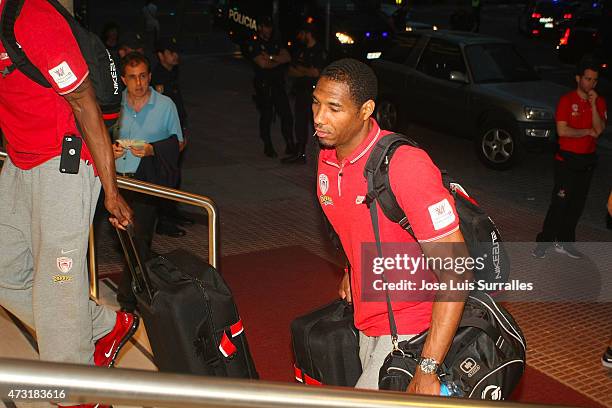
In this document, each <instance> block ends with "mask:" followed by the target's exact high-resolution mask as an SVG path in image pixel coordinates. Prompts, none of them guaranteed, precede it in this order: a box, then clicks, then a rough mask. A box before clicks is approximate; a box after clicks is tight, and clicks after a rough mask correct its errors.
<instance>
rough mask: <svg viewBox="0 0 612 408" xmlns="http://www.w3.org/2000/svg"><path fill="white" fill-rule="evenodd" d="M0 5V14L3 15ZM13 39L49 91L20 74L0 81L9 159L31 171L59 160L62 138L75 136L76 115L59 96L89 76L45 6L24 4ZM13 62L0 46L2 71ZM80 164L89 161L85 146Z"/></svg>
mask: <svg viewBox="0 0 612 408" xmlns="http://www.w3.org/2000/svg"><path fill="white" fill-rule="evenodd" d="M3 3H4V1H2V0H0V13H1V12H2V10H3V9H4V4H3ZM15 37H16V39H17V43H18V44H19V45H21V47H22V49H23V50H24V51H25V53H26V55H27V56H28V58H29V59H30V61H31V62H32V63H33V64H34V65H35V66H36V67H37V68H38V69H39V71H40V72H41V73H42V74H43V75H44V76H45V78H46V79H47V81H48V82H49V83H50V84H51V85H52V88H44V87H42V86H40V85H38V84H37V83H35V82H34V81H32V80H30V79H29V78H28V77H26V76H25V75H24V74H23V73H21V72H20V71H19V70H15V71H13V72H12V73H10V74H8V75H7V76H6V77H0V128H2V130H3V132H4V134H5V136H6V140H7V144H8V145H7V146H6V149H7V153H8V155H9V157H10V158H11V161H12V162H13V163H14V164H15V165H16V166H17V167H19V168H21V169H24V170H29V169H31V168H33V167H35V166H38V165H39V164H41V163H44V162H45V161H47V160H49V159H51V158H53V157H56V156H59V155H60V154H61V149H62V146H61V145H62V137H63V136H64V135H65V134H74V135H79V131H78V130H77V127H76V123H75V119H74V115H73V113H72V109H71V108H70V105H69V104H68V102H67V101H66V100H65V99H64V98H63V97H62V95H64V94H67V93H70V92H72V91H73V90H74V89H76V88H77V87H78V86H79V85H80V84H81V83H82V82H83V80H85V78H86V77H87V75H88V74H89V71H88V68H87V64H86V62H85V60H84V59H83V57H82V55H81V51H80V49H79V46H78V44H77V42H76V40H75V38H74V36H73V35H72V31H71V30H70V27H69V26H68V23H67V22H66V20H65V19H64V18H63V17H62V16H61V15H60V14H59V13H58V12H57V11H56V10H55V9H54V8H53V6H51V5H50V4H49V3H48V2H47V1H45V0H28V1H26V2H25V3H24V6H23V9H22V10H21V14H20V15H19V17H18V19H17V22H16V24H15ZM10 65H11V61H10V59H9V57H8V55H7V54H6V50H5V49H4V46H3V45H2V44H0V71H2V70H3V69H4V68H5V67H7V66H10ZM81 158H82V159H83V160H89V161H91V155H90V153H89V150H88V149H87V146H85V144H83V149H82V151H81Z"/></svg>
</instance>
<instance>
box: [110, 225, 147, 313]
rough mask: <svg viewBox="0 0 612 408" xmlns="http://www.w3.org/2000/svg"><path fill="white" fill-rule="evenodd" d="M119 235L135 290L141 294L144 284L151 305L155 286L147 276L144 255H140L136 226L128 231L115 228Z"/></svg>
mask: <svg viewBox="0 0 612 408" xmlns="http://www.w3.org/2000/svg"><path fill="white" fill-rule="evenodd" d="M115 230H116V231H117V235H118V236H119V242H120V243H121V248H122V249H123V254H124V256H125V260H126V262H127V264H128V269H129V270H130V274H131V275H132V281H133V283H134V288H133V289H136V290H138V291H139V292H142V284H141V282H142V283H144V289H145V290H146V293H147V296H148V301H149V303H150V302H151V301H152V300H153V290H152V288H153V286H152V285H151V281H150V280H149V276H148V275H147V272H146V269H145V266H144V263H143V262H142V260H143V257H142V254H141V253H139V250H138V246H137V245H136V243H137V240H138V238H137V237H136V234H135V232H134V225H133V224H129V225H128V226H127V227H126V230H125V231H124V230H121V229H119V228H115Z"/></svg>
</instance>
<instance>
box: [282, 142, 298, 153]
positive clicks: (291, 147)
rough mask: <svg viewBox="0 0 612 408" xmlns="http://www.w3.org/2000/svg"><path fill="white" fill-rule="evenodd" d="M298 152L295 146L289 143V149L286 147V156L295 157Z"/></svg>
mask: <svg viewBox="0 0 612 408" xmlns="http://www.w3.org/2000/svg"><path fill="white" fill-rule="evenodd" d="M296 152H297V149H296V147H295V144H293V143H287V147H285V154H287V155H289V156H293V155H295V153H296Z"/></svg>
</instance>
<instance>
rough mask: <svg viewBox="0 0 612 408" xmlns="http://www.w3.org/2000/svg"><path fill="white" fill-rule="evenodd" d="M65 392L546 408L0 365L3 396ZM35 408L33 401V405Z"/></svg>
mask: <svg viewBox="0 0 612 408" xmlns="http://www.w3.org/2000/svg"><path fill="white" fill-rule="evenodd" d="M8 390H50V391H57V392H59V391H62V390H63V391H64V392H65V395H66V397H67V401H69V402H71V403H92V402H96V403H103V404H116V405H130V406H145V407H146V406H149V407H182V408H184V407H194V408H195V407H202V406H207V407H226V408H280V407H283V408H284V407H302V408H389V407H402V408H406V407H427V408H455V407H476V408H480V407H482V408H499V407H508V408H532V407H533V408H537V407H540V408H545V407H550V408H552V407H555V406H553V405H539V404H538V405H533V404H524V403H516V402H500V401H482V400H472V399H470V400H468V399H460V398H442V397H429V396H422V395H407V394H405V393H399V392H383V391H366V390H355V389H351V388H340V387H315V386H304V385H300V384H289V383H271V382H265V381H254V380H239V379H230V378H219V377H198V376H192V375H182V374H168V373H159V372H155V371H142V370H132V369H123V368H121V369H120V368H113V369H108V368H103V367H92V366H82V365H76V364H60V363H49V362H40V361H29V360H15V359H0V392H2V395H1V397H2V399H6V396H7V395H8V394H7V391H8ZM29 402H32V400H29Z"/></svg>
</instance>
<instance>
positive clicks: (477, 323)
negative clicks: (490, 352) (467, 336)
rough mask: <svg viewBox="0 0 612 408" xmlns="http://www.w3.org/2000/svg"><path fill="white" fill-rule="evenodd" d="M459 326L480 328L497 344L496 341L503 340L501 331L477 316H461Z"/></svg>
mask: <svg viewBox="0 0 612 408" xmlns="http://www.w3.org/2000/svg"><path fill="white" fill-rule="evenodd" d="M459 327H476V328H477V329H480V330H482V331H483V332H485V333H487V336H489V337H490V338H491V340H493V342H495V344H496V345H497V344H498V342H501V341H503V337H502V334H501V331H499V329H498V328H497V327H495V326H493V325H492V324H491V323H489V322H487V321H486V320H484V319H481V318H478V317H465V318H462V319H461V322H460V323H459Z"/></svg>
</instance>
